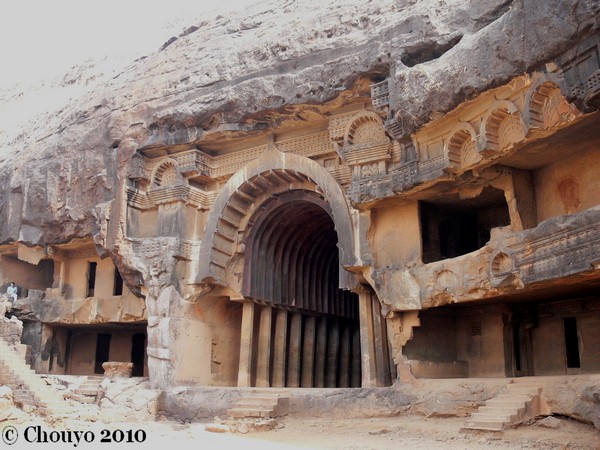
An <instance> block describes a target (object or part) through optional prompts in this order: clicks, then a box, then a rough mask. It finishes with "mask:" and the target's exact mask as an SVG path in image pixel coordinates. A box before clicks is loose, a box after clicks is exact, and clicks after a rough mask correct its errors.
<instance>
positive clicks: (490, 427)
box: [464, 420, 504, 431]
mask: <svg viewBox="0 0 600 450" xmlns="http://www.w3.org/2000/svg"><path fill="white" fill-rule="evenodd" d="M464 428H468V429H472V430H484V431H502V429H503V428H504V424H502V423H496V422H482V421H478V420H467V421H465V426H464Z"/></svg>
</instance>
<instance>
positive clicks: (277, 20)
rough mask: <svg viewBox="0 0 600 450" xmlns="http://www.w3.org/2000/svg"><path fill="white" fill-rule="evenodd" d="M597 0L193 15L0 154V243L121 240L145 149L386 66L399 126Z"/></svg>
mask: <svg viewBox="0 0 600 450" xmlns="http://www.w3.org/2000/svg"><path fill="white" fill-rule="evenodd" d="M599 10H600V4H599V2H597V1H592V0H567V1H565V0H560V1H559V0H552V1H543V2H541V1H539V2H531V1H526V0H520V1H506V0H485V1H466V0H448V1H443V0H440V1H428V2H417V1H409V0H404V1H400V2H399V1H385V0H382V1H370V2H364V1H360V2H359V1H346V2H336V1H331V2H326V3H319V5H318V6H316V5H315V4H314V3H313V2H307V1H283V0H281V1H277V2H271V3H267V4H261V5H260V6H256V7H254V8H253V9H251V10H250V11H249V12H248V14H247V15H241V14H240V15H237V16H230V17H216V18H212V19H209V20H206V21H204V22H202V23H199V24H195V25H194V24H192V25H194V26H192V27H191V28H189V29H188V30H186V32H184V33H183V34H182V35H181V36H179V37H178V38H177V39H175V40H172V42H169V43H166V44H165V45H164V46H163V48H162V49H161V50H160V51H158V52H156V53H155V54H152V55H150V56H148V57H147V58H144V59H142V60H139V61H137V62H135V63H133V64H132V65H131V66H130V67H129V68H128V69H127V70H125V71H124V72H123V73H121V74H120V75H119V76H118V77H116V78H115V79H113V80H112V81H111V82H110V83H108V84H107V85H106V86H103V87H102V88H101V89H97V90H96V91H95V92H93V93H90V94H89V95H87V96H86V97H85V98H81V99H78V100H77V101H74V102H72V103H71V104H69V105H67V106H65V108H63V109H62V110H61V111H59V112H56V113H54V114H51V115H48V116H44V117H40V118H38V119H37V120H36V121H34V122H32V123H31V125H30V126H29V128H28V131H27V133H25V134H24V135H21V136H20V137H19V138H17V139H16V140H13V141H11V142H9V143H8V144H7V145H6V147H7V148H5V149H4V151H3V152H2V154H5V155H8V156H5V157H4V159H3V160H2V161H1V162H0V217H2V218H3V220H2V223H1V224H0V243H8V242H11V241H20V242H22V243H25V244H28V245H36V244H39V245H44V244H47V243H59V242H66V241H68V240H70V239H73V238H76V237H82V236H90V235H91V236H94V237H95V241H96V243H97V245H98V249H99V250H100V252H101V253H102V252H103V251H105V250H110V248H111V247H112V246H113V245H114V244H115V242H114V239H115V237H116V236H117V230H118V221H119V215H118V214H120V207H119V205H118V202H115V201H114V200H115V199H116V198H120V189H121V186H123V184H124V179H125V166H126V164H127V163H128V161H129V159H130V158H131V156H132V155H133V153H134V152H135V150H136V149H138V148H140V147H148V146H152V145H157V144H171V145H190V146H191V145H200V144H204V143H211V142H215V140H216V139H221V140H223V139H235V138H237V137H244V136H249V135H252V134H253V133H257V132H260V130H264V129H265V128H267V127H275V128H276V127H277V126H278V125H281V124H284V123H285V122H286V121H302V120H303V115H302V114H305V113H306V111H310V110H311V109H315V110H319V108H320V107H321V105H324V104H326V103H327V102H333V101H334V102H336V105H338V106H339V105H343V104H344V103H345V102H347V101H350V100H351V99H352V98H353V97H356V96H363V95H367V94H368V92H367V90H368V85H369V82H372V81H374V80H375V81H376V80H378V79H380V78H381V77H383V76H390V83H391V86H390V92H391V94H390V108H391V111H390V114H391V115H392V117H394V118H395V119H396V121H397V122H398V125H399V128H398V129H399V133H400V134H401V135H406V134H410V133H411V132H412V131H414V130H415V129H417V128H418V127H419V126H420V125H422V124H423V123H424V122H425V121H427V120H428V118H429V117H430V115H431V113H438V112H446V111H448V110H450V109H451V108H453V107H454V106H456V105H457V104H458V103H460V102H462V101H465V100H468V99H470V98H472V97H474V96H475V95H476V94H477V93H479V92H481V91H483V90H485V89H488V88H490V87H491V86H494V85H497V84H499V83H503V82H506V81H507V80H509V79H510V78H511V77H513V76H516V75H519V74H521V73H523V72H525V71H528V70H531V69H532V68H535V67H538V66H540V65H542V64H544V63H547V62H550V61H551V60H552V58H553V57H554V56H556V55H557V54H559V53H560V52H561V51H564V50H565V48H567V47H570V46H573V45H574V44H576V43H577V42H578V40H581V39H583V38H585V37H586V36H587V35H589V34H591V33H593V32H594V31H595V29H596V28H597V27H598V20H597V18H598V13H599Z"/></svg>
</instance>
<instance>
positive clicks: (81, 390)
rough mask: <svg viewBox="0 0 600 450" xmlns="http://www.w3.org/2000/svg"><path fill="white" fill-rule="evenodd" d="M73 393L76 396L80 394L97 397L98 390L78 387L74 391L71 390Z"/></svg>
mask: <svg viewBox="0 0 600 450" xmlns="http://www.w3.org/2000/svg"><path fill="white" fill-rule="evenodd" d="M73 392H75V393H76V394H81V395H90V396H96V395H98V388H81V387H78V388H76V389H73Z"/></svg>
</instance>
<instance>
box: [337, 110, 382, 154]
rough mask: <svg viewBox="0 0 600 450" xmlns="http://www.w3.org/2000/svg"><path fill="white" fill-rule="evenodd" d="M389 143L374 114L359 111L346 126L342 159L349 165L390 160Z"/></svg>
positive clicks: (377, 117) (378, 119)
mask: <svg viewBox="0 0 600 450" xmlns="http://www.w3.org/2000/svg"><path fill="white" fill-rule="evenodd" d="M390 151H391V143H390V139H389V138H388V137H387V135H386V134H385V128H384V126H383V121H382V120H381V117H379V116H378V115H377V114H375V113H374V112H369V111H361V112H359V113H358V114H356V115H355V116H354V117H353V118H352V120H350V122H349V123H348V125H347V126H346V130H345V133H344V147H343V148H342V157H343V158H344V160H345V161H346V162H347V163H348V164H350V165H357V164H366V163H370V162H376V161H382V160H386V159H389V158H390Z"/></svg>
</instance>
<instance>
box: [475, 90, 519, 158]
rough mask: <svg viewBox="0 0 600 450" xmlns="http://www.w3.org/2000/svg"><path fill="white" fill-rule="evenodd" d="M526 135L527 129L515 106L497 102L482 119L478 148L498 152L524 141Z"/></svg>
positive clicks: (504, 101) (500, 101) (505, 102)
mask: <svg viewBox="0 0 600 450" xmlns="http://www.w3.org/2000/svg"><path fill="white" fill-rule="evenodd" d="M526 134H527V129H526V127H525V124H524V122H523V119H522V117H521V113H520V111H519V110H518V108H517V107H516V106H515V104H514V103H512V102H510V101H508V100H498V101H496V102H494V103H493V104H492V105H491V106H490V108H489V109H488V112H487V113H486V115H485V116H484V118H483V121H482V123H481V129H480V138H481V139H482V141H481V142H480V144H479V147H480V149H482V150H485V151H487V152H500V151H502V150H504V149H506V148H507V147H509V146H511V145H513V144H515V143H517V142H520V141H522V140H523V139H525V135H526Z"/></svg>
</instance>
